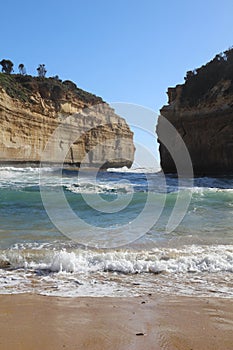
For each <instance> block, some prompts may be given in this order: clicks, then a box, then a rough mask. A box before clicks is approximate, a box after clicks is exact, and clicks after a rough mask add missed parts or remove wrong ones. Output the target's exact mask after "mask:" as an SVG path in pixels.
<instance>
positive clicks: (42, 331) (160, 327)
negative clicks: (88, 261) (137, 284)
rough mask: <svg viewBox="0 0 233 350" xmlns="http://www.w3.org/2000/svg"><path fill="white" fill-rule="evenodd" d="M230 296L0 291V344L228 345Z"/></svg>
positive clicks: (27, 347) (100, 349) (29, 347)
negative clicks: (70, 295)
mask: <svg viewBox="0 0 233 350" xmlns="http://www.w3.org/2000/svg"><path fill="white" fill-rule="evenodd" d="M232 326H233V305H232V299H218V298H198V297H193V296H190V297H173V296H169V297H168V296H160V295H158V296H156V295H145V296H140V297H131V298H115V297H78V298H61V297H48V296H40V295H35V294H13V295H0V349H10V350H16V349H17V350H21V349H22V350H37V349H38V350H39V349H46V350H47V349H56V350H59V349H78V350H84V349H85V350H86V349H87V350H89V349H90V350H93V349H96V350H109V349H114V350H115V349H119V350H131V349H132V350H142V349H145V350H152V349H153V350H162V349H164V350H165V349H166V350H174V349H178V350H191V349H192V350H197V349H198V350H223V349H224V350H231V349H232V343H233V332H232Z"/></svg>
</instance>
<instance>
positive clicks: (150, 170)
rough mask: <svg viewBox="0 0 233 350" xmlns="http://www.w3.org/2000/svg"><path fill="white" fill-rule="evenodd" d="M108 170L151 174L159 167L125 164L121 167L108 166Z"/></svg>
mask: <svg viewBox="0 0 233 350" xmlns="http://www.w3.org/2000/svg"><path fill="white" fill-rule="evenodd" d="M107 171H108V172H112V173H132V174H153V173H158V172H159V171H160V169H158V168H134V167H133V168H127V167H126V166H124V167H122V168H108V169H107Z"/></svg>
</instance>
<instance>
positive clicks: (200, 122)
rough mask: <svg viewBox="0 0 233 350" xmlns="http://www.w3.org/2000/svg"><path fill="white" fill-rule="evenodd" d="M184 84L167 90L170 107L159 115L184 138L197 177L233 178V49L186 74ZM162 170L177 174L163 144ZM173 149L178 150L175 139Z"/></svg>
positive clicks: (159, 131)
mask: <svg viewBox="0 0 233 350" xmlns="http://www.w3.org/2000/svg"><path fill="white" fill-rule="evenodd" d="M185 80H186V81H185V84H183V85H177V86H176V87H175V88H169V89H168V99H169V100H168V105H166V106H163V107H162V109H161V110H160V113H161V115H162V116H163V117H165V118H167V119H168V120H169V121H170V122H171V123H172V125H173V126H174V127H175V128H176V129H177V131H178V132H179V134H180V135H181V136H182V138H183V140H184V142H185V144H186V146H187V148H188V150H189V153H190V156H191V160H192V164H193V169H194V174H195V175H201V176H205V175H226V174H233V157H232V154H233V49H230V50H228V51H225V52H224V53H222V54H219V55H217V56H216V57H215V58H214V59H213V60H212V61H211V62H209V63H208V64H206V65H205V66H202V67H201V68H199V69H196V70H194V71H192V72H191V71H189V72H187V75H186V78H185ZM161 124H162V123H161V118H159V120H158V124H157V135H158V142H159V143H160V147H159V151H160V157H161V168H162V169H163V171H164V172H165V173H176V167H175V164H174V162H173V160H172V159H171V157H170V155H169V153H168V151H167V149H166V148H165V147H164V145H163V144H162V143H161V142H160V140H159V138H160V137H161ZM172 143H173V147H174V149H176V148H177V147H178V145H177V143H176V139H175V138H174V140H172Z"/></svg>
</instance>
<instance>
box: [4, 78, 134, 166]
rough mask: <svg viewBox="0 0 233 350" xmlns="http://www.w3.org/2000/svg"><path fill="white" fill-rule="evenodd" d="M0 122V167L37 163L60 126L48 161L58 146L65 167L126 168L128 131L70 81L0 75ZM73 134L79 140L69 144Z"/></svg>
mask: <svg viewBox="0 0 233 350" xmlns="http://www.w3.org/2000/svg"><path fill="white" fill-rule="evenodd" d="M67 117H69V118H68V119H67ZM67 120H68V121H67ZM0 122H1V128H0V161H1V162H2V163H3V162H9V161H10V162H40V160H41V154H42V152H43V150H44V148H45V145H46V143H47V141H48V139H49V138H50V136H51V135H52V134H53V132H54V131H55V129H56V128H57V127H58V126H59V125H60V124H61V123H63V126H64V127H63V134H62V135H60V136H59V137H60V139H59V140H58V139H57V140H56V142H55V143H56V145H55V144H54V149H53V150H51V157H50V159H49V161H50V162H51V163H53V162H56V161H57V154H58V153H59V147H60V150H62V149H64V147H65V146H67V145H69V147H68V148H67V151H68V153H67V156H66V160H65V162H66V163H67V164H74V165H76V166H79V165H80V163H81V162H84V163H85V165H86V166H90V167H99V166H102V167H109V166H114V167H121V166H128V167H130V166H131V164H132V162H133V158H134V145H133V133H132V132H131V131H130V129H129V127H128V125H127V123H126V121H125V120H124V119H123V118H121V117H119V116H118V115H116V114H115V113H114V110H113V109H111V108H110V106H109V105H108V104H107V103H105V102H103V100H102V99H101V98H99V97H96V96H95V95H92V94H90V93H87V92H85V91H83V90H81V89H78V88H77V87H76V85H75V84H74V83H72V82H71V81H64V82H62V81H61V80H58V79H55V78H33V77H31V76H22V75H7V74H3V73H0ZM77 130H78V134H79V135H80V137H78V139H76V140H75V142H74V143H73V142H71V141H70V140H72V134H74V133H75V132H76V131H77ZM57 145H59V147H57ZM55 148H57V149H55Z"/></svg>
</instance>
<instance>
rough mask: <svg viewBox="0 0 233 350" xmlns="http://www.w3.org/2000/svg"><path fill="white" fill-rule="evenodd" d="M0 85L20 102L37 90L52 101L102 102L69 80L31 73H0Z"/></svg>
mask: <svg viewBox="0 0 233 350" xmlns="http://www.w3.org/2000/svg"><path fill="white" fill-rule="evenodd" d="M0 86H2V87H3V88H4V90H5V91H6V93H7V94H8V95H9V96H11V97H12V98H15V99H18V100H20V101H22V102H30V97H31V95H32V94H33V93H36V92H38V93H39V94H40V95H41V97H42V98H43V99H48V100H52V101H53V102H60V101H67V100H72V99H73V98H77V99H80V100H81V101H83V102H84V103H87V104H91V105H92V104H97V103H102V102H103V100H102V99H101V98H100V97H97V96H95V95H93V94H91V93H89V92H86V91H84V90H82V89H79V88H78V87H77V86H76V84H75V83H73V82H72V81H70V80H65V81H63V82H62V81H61V80H59V79H56V78H39V77H32V76H31V75H20V74H6V73H0Z"/></svg>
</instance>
